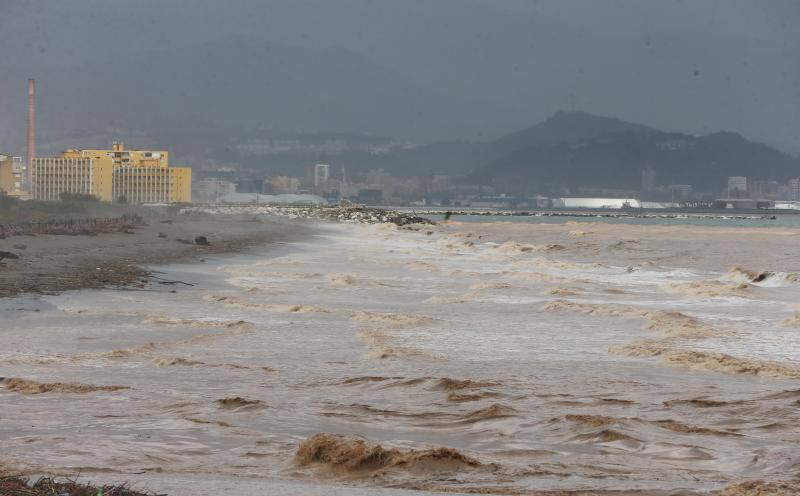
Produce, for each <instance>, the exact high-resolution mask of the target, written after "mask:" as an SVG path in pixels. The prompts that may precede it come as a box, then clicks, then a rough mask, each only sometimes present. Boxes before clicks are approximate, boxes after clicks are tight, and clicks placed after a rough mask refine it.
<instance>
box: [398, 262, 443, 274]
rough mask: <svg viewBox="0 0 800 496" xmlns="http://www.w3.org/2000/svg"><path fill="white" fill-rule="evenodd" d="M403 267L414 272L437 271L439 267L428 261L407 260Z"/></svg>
mask: <svg viewBox="0 0 800 496" xmlns="http://www.w3.org/2000/svg"><path fill="white" fill-rule="evenodd" d="M405 267H406V268H407V269H408V270H413V271H415V272H439V267H437V266H435V265H433V264H432V263H428V262H409V263H407V264H406V265H405Z"/></svg>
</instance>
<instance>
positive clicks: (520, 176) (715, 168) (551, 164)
mask: <svg viewBox="0 0 800 496" xmlns="http://www.w3.org/2000/svg"><path fill="white" fill-rule="evenodd" d="M487 149H488V150H489V151H488V152H487V153H486V155H485V156H486V157H487V160H486V162H485V163H483V164H481V165H479V166H477V167H476V168H475V169H474V171H473V172H472V173H471V174H469V175H467V176H466V178H465V180H466V182H472V183H479V184H494V185H497V186H500V187H501V189H503V190H518V191H520V192H522V191H529V192H530V191H544V190H548V189H550V190H553V189H559V188H580V187H592V188H608V189H632V190H638V189H639V188H640V186H641V172H642V170H643V169H645V168H650V169H652V170H654V171H655V173H656V182H657V183H658V184H662V185H666V184H691V185H692V186H693V187H694V188H695V189H696V190H706V191H719V190H721V189H722V188H724V184H725V182H726V179H727V177H728V176H740V175H741V176H747V177H750V178H752V179H764V180H778V181H786V180H788V179H789V178H792V177H798V176H800V159H798V158H797V157H792V156H790V155H787V154H785V153H783V152H780V151H778V150H776V149H774V148H771V147H769V146H767V145H764V144H761V143H756V142H753V141H749V140H747V139H745V138H744V137H742V136H741V135H739V134H737V133H732V132H717V133H712V134H708V135H705V136H699V137H698V136H692V135H688V134H683V133H671V132H664V131H659V130H656V129H653V128H650V127H647V126H643V125H639V124H633V123H629V122H626V121H623V120H620V119H615V118H610V117H602V116H596V115H591V114H587V113H584V112H558V113H556V114H555V115H553V116H552V117H550V118H548V119H547V120H545V121H544V122H541V123H539V124H536V125H534V126H531V127H529V128H526V129H524V130H522V131H518V132H515V133H512V134H509V135H507V136H503V137H501V138H499V139H498V140H496V141H494V142H492V143H489V144H488V145H487Z"/></svg>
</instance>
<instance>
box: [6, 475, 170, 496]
mask: <svg viewBox="0 0 800 496" xmlns="http://www.w3.org/2000/svg"><path fill="white" fill-rule="evenodd" d="M0 494H2V495H3V496H165V495H157V494H155V493H145V492H141V491H134V490H133V489H130V488H128V487H127V486H125V485H120V486H110V485H104V486H92V485H90V484H88V483H87V484H82V483H79V482H77V481H75V480H73V479H65V480H63V481H61V480H55V479H51V478H50V477H41V478H39V479H37V480H35V481H32V480H29V479H26V478H24V477H19V476H4V475H3V474H2V473H0Z"/></svg>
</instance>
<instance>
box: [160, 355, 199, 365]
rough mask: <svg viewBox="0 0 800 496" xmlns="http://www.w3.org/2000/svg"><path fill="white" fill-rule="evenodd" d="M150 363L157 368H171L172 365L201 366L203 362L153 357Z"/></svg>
mask: <svg viewBox="0 0 800 496" xmlns="http://www.w3.org/2000/svg"><path fill="white" fill-rule="evenodd" d="M152 361H153V363H154V364H156V365H158V366H159V367H171V366H173V365H187V366H191V365H203V362H198V361H197V360H191V359H189V358H182V357H155V358H153V360H152Z"/></svg>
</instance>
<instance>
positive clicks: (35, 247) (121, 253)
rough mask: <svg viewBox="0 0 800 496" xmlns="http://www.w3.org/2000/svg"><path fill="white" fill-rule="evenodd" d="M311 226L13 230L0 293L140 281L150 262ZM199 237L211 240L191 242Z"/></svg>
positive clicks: (187, 224) (193, 223)
mask: <svg viewBox="0 0 800 496" xmlns="http://www.w3.org/2000/svg"><path fill="white" fill-rule="evenodd" d="M312 229H313V228H312V227H311V225H310V224H309V223H308V222H301V221H296V220H289V219H279V218H253V217H252V216H195V215H184V216H178V217H175V218H162V219H158V218H156V219H148V222H147V223H146V224H143V225H139V226H135V227H133V228H128V229H125V230H120V231H118V232H105V233H99V234H94V235H86V234H76V235H67V234H39V235H16V236H11V237H8V238H5V239H0V251H7V252H11V253H14V254H15V255H16V256H17V257H19V258H17V259H10V258H7V259H5V260H4V261H3V262H4V263H5V265H3V266H0V298H10V297H15V296H20V295H24V294H54V293H60V292H63V291H69V290H76V289H92V288H103V287H114V286H120V287H124V286H128V287H129V286H133V285H143V284H144V283H146V282H148V280H149V278H150V276H151V275H152V274H151V273H150V271H148V270H147V268H146V266H153V265H164V264H168V263H175V262H192V261H197V262H202V261H203V257H204V256H206V255H212V254H221V253H235V252H238V251H240V250H244V249H248V248H252V247H255V246H260V245H268V244H271V243H276V242H283V241H291V240H294V239H298V238H299V237H302V236H305V235H307V234H308V233H309V232H311V230H312ZM197 236H203V237H205V238H207V240H208V244H207V245H200V244H193V243H192V241H191V240H194V238H195V237H197Z"/></svg>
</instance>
